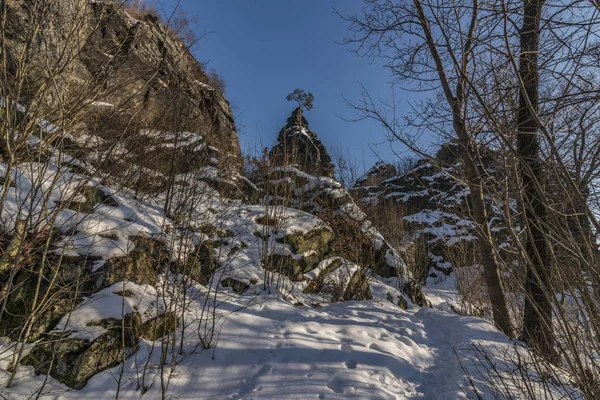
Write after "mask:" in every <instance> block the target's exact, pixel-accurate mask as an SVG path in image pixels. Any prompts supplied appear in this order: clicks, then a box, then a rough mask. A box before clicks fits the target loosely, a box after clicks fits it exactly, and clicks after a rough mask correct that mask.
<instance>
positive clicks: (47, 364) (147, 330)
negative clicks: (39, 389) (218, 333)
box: [22, 312, 178, 389]
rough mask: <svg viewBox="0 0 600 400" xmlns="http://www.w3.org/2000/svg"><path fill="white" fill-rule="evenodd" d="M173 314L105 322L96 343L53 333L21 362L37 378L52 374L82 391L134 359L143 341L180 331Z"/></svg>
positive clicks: (131, 317)
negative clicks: (98, 377) (98, 376)
mask: <svg viewBox="0 0 600 400" xmlns="http://www.w3.org/2000/svg"><path fill="white" fill-rule="evenodd" d="M177 323H178V317H177V315H176V313H174V312H167V313H164V314H161V315H159V316H157V317H155V318H153V319H150V320H148V321H146V322H142V317H141V316H140V314H138V313H133V314H129V315H125V316H124V317H123V319H122V320H116V319H105V320H102V321H98V322H96V323H95V325H98V326H102V327H103V328H105V329H106V330H107V332H106V333H104V334H102V335H100V336H99V337H97V338H96V339H94V340H84V339H77V338H70V337H68V336H67V337H66V336H65V335H64V334H62V333H59V332H51V333H50V334H48V335H46V336H45V337H44V338H43V339H42V340H41V341H40V342H39V343H36V345H35V347H34V348H33V350H32V351H31V352H30V353H29V354H28V355H27V357H25V358H24V359H23V361H22V363H23V364H24V365H31V366H33V367H34V370H35V372H36V373H37V374H46V373H48V374H50V375H51V376H52V377H54V378H55V379H57V380H58V381H60V382H62V383H64V384H65V385H67V386H69V387H72V388H74V389H81V388H83V387H84V386H85V385H86V383H87V381H88V380H89V379H90V378H91V377H92V376H94V375H96V374H97V373H99V372H101V371H103V370H105V369H107V368H111V367H114V366H115V365H118V364H119V363H121V362H122V361H123V360H125V359H127V358H129V357H130V356H131V355H133V354H134V353H135V352H136V351H137V349H138V347H139V340H140V338H144V339H147V340H149V341H152V340H155V339H157V338H160V337H162V336H164V335H166V334H167V333H169V332H172V331H173V330H174V329H176V328H177Z"/></svg>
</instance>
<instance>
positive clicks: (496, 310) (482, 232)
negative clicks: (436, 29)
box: [413, 0, 513, 336]
mask: <svg viewBox="0 0 600 400" xmlns="http://www.w3.org/2000/svg"><path fill="white" fill-rule="evenodd" d="M413 2H414V5H415V8H416V11H417V15H418V17H419V22H420V25H421V27H422V28H423V33H424V36H425V41H426V43H427V46H428V48H429V51H430V53H431V56H432V58H433V60H434V62H435V68H436V70H437V73H438V76H439V79H440V83H441V86H442V90H443V91H444V96H445V97H446V101H447V102H448V104H449V105H450V107H452V122H453V128H454V132H455V134H456V136H457V137H458V140H459V143H460V144H461V147H462V150H463V154H462V158H463V163H464V171H465V175H466V176H467V180H468V185H469V191H470V195H469V196H470V198H471V204H472V207H473V219H474V220H475V224H476V225H477V239H478V245H479V250H480V253H481V261H482V265H483V275H484V279H485V282H486V286H487V290H488V295H489V298H490V303H491V305H492V312H493V318H494V324H495V325H496V326H497V327H498V329H500V330H501V331H502V332H504V333H505V334H506V335H508V336H512V334H513V331H512V324H511V321H510V314H509V313H508V307H507V305H506V298H505V296H504V291H503V290H502V283H501V280H500V273H499V270H498V263H497V260H496V256H495V254H494V249H493V247H492V235H491V232H490V227H489V225H488V211H487V207H486V205H485V201H484V197H483V186H482V181H481V175H480V173H479V170H478V168H477V164H476V161H475V160H476V154H475V151H474V150H475V148H474V146H475V144H474V143H473V141H472V140H471V138H470V136H469V133H468V132H467V128H466V126H465V121H464V118H463V110H464V103H465V91H464V84H465V81H464V78H463V76H466V74H467V72H468V70H467V67H468V56H469V53H470V51H471V45H472V41H473V33H474V30H475V25H476V23H477V10H478V3H477V1H476V0H475V1H474V2H473V15H472V19H471V26H470V28H469V34H468V37H467V40H466V42H465V46H464V48H463V49H462V50H463V54H462V65H461V69H462V70H461V73H462V74H463V75H461V76H459V79H458V81H459V82H458V84H457V90H456V97H455V96H454V95H453V93H452V89H451V87H450V82H449V80H448V78H447V76H446V71H445V69H444V64H443V61H442V57H441V55H440V53H439V52H438V49H437V45H436V41H435V39H434V37H433V33H432V31H431V27H430V25H429V22H428V20H427V16H426V15H425V11H424V10H423V6H422V4H421V2H420V0H413Z"/></svg>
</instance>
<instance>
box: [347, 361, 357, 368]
mask: <svg viewBox="0 0 600 400" xmlns="http://www.w3.org/2000/svg"><path fill="white" fill-rule="evenodd" d="M344 365H346V368H348V369H356V366H357V365H358V361H356V360H352V359H350V360H348V361H346V363H345V364H344Z"/></svg>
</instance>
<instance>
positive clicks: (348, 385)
mask: <svg viewBox="0 0 600 400" xmlns="http://www.w3.org/2000/svg"><path fill="white" fill-rule="evenodd" d="M239 307H244V308H242V309H241V310H240V311H238V312H237V313H234V314H230V315H229V316H228V317H227V318H226V320H225V321H224V322H222V326H221V329H220V337H219V341H218V343H217V346H216V347H215V348H214V349H208V350H204V351H201V350H198V349H196V348H195V347H196V346H195V345H196V343H194V341H193V340H190V341H189V342H188V343H187V346H186V351H188V352H189V353H188V354H186V355H185V356H184V357H182V359H181V361H180V363H179V365H177V367H176V368H175V369H174V371H173V374H172V377H171V381H170V385H169V387H168V390H167V398H178V399H258V398H263V399H309V398H320V399H404V398H425V399H459V398H467V397H466V395H465V394H464V393H463V392H464V391H466V392H467V393H468V392H470V391H471V389H470V387H469V386H468V385H467V383H466V381H465V378H466V376H465V373H464V371H463V368H462V367H461V364H462V365H464V367H465V368H467V369H468V370H469V372H470V373H473V374H474V377H473V379H474V381H475V382H476V383H477V387H478V390H479V391H480V394H481V395H483V398H488V395H490V392H489V390H488V389H489V388H488V387H487V385H486V383H485V379H484V377H483V376H481V374H479V373H478V372H477V369H475V368H474V366H473V364H472V363H471V351H470V347H469V346H470V345H471V344H473V343H479V344H480V345H482V346H483V347H485V348H487V349H490V350H491V351H499V350H507V349H510V344H509V343H508V340H507V338H506V337H505V336H504V335H502V334H501V333H499V332H498V331H497V330H496V329H495V328H493V327H492V326H491V325H490V324H489V323H488V322H486V321H484V320H482V319H478V318H473V317H460V316H457V315H453V314H451V313H446V312H442V311H438V310H434V309H430V308H422V309H420V308H416V307H414V308H413V309H411V310H409V311H403V310H401V309H399V308H398V307H396V306H394V305H392V304H391V303H387V304H386V302H376V301H367V302H348V303H337V304H328V305H323V307H321V308H310V307H295V306H293V305H292V304H290V302H288V301H285V300H281V299H277V298H275V297H274V296H269V295H261V296H258V297H250V296H242V297H240V298H229V300H227V301H226V303H225V304H224V305H223V308H222V309H221V310H222V311H223V312H225V310H235V309H236V308H239ZM190 339H191V338H190ZM149 345H150V344H149V343H148V342H146V343H144V344H143V345H142V347H143V349H142V350H141V351H139V352H138V353H137V354H136V356H135V357H132V358H131V359H129V360H128V361H127V363H126V366H125V369H124V375H123V378H122V387H121V390H120V394H119V398H122V399H138V398H140V395H141V392H140V390H139V389H138V384H139V380H140V366H142V365H144V363H145V362H146V358H147V354H148V349H149ZM155 346H158V347H160V344H155ZM455 351H456V353H455ZM154 352H155V353H154V355H155V358H156V355H157V353H159V352H160V350H159V349H158V350H157V349H155V350H154ZM457 354H458V357H459V358H460V363H459V358H457ZM156 361H157V360H153V362H156ZM119 372H120V367H115V368H113V369H112V370H108V371H104V372H102V373H101V374H99V375H97V376H95V377H94V378H92V379H91V380H90V381H89V382H88V385H87V386H86V387H85V388H84V389H83V390H82V391H72V390H71V391H70V390H69V389H68V388H66V387H64V386H63V385H61V384H58V383H56V382H54V381H53V380H52V379H50V382H49V384H48V385H47V386H46V388H45V393H46V395H48V396H50V397H49V398H61V399H75V398H80V397H87V398H94V399H112V398H115V395H116V386H117V385H116V379H117V377H118V376H119ZM156 372H157V371H156V369H153V372H152V373H153V374H154V375H153V378H154V379H153V380H151V383H148V381H147V386H149V390H148V392H147V393H146V394H144V395H143V397H141V398H144V399H154V398H161V385H160V379H159V378H158V376H157V375H156ZM22 375H23V376H22V377H21V379H20V380H19V383H18V385H17V386H16V387H14V388H12V389H11V390H10V391H7V390H6V389H2V392H0V393H2V395H4V396H8V398H9V399H19V398H25V397H28V396H30V395H31V394H32V393H33V392H34V391H35V389H36V388H37V387H38V386H39V385H40V384H41V383H42V381H43V377H42V376H40V377H35V376H34V375H32V372H31V370H23V371H22ZM0 376H1V375H0ZM0 380H3V379H2V378H0ZM471 395H472V392H471Z"/></svg>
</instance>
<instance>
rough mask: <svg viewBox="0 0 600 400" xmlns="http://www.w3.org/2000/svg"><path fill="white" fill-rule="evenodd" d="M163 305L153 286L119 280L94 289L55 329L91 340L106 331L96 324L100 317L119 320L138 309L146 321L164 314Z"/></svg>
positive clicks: (143, 320) (77, 337)
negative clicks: (110, 284)
mask: <svg viewBox="0 0 600 400" xmlns="http://www.w3.org/2000/svg"><path fill="white" fill-rule="evenodd" d="M118 293H121V294H118ZM124 293H126V294H127V295H126V296H125V295H123V294H124ZM165 309H166V304H165V302H164V299H163V298H162V297H161V296H160V295H159V294H158V292H157V291H156V289H155V288H154V287H152V286H150V285H138V284H135V283H133V282H120V283H116V284H114V285H112V286H109V287H107V288H106V289H103V290H101V291H99V292H97V293H94V295H93V296H92V297H91V298H90V299H89V300H87V301H84V303H83V304H81V305H80V306H79V307H77V308H76V309H75V310H73V312H72V313H71V314H70V315H69V314H67V315H65V316H64V317H63V318H62V319H61V320H60V322H59V323H58V325H57V326H56V328H54V330H55V331H58V332H61V331H62V332H73V333H71V335H70V336H69V337H71V338H73V339H83V340H89V341H92V340H94V339H96V338H98V337H99V336H100V335H102V334H104V333H106V332H107V330H106V329H104V328H103V327H101V326H98V325H95V324H97V323H99V322H100V321H102V320H105V319H109V318H112V319H114V320H117V321H119V320H121V319H122V317H123V316H124V315H128V314H131V313H133V312H138V313H139V314H140V316H141V318H142V322H146V321H148V320H149V319H152V318H155V317H157V316H158V315H161V314H163V313H164V311H165Z"/></svg>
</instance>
